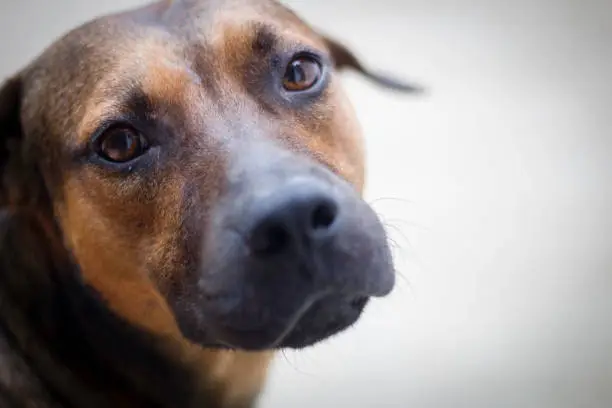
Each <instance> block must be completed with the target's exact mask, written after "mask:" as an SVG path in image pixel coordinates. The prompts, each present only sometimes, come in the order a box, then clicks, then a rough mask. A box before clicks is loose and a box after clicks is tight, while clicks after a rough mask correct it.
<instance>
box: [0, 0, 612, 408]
mask: <svg viewBox="0 0 612 408" xmlns="http://www.w3.org/2000/svg"><path fill="white" fill-rule="evenodd" d="M139 3H140V1H136V0H107V1H105V2H103V1H98V0H96V1H94V0H55V1H49V0H21V1H11V2H8V1H6V0H2V3H1V4H2V8H1V9H0V11H1V16H0V32H1V39H0V55H1V56H2V61H1V63H0V77H4V76H6V75H9V74H10V73H12V72H14V71H16V70H17V69H18V68H19V67H20V66H21V65H22V64H24V63H26V62H27V61H28V60H29V59H30V58H32V57H33V56H34V55H36V54H37V53H38V52H39V51H40V50H41V49H42V48H43V47H44V46H46V45H47V44H49V42H50V41H52V39H54V38H55V37H56V36H57V35H59V34H60V33H62V32H64V31H65V30H66V29H68V28H71V27H73V26H74V25H75V24H77V23H80V22H82V21H84V20H86V19H88V18H90V17H92V16H95V15H97V14H99V13H101V12H106V11H111V10H113V11H114V10H117V9H118V8H124V7H127V6H131V5H134V4H139ZM289 3H290V4H291V5H292V6H294V7H295V8H296V9H297V10H298V11H300V12H301V13H302V15H303V16H305V17H306V18H307V19H308V20H309V21H310V22H312V23H314V24H315V25H317V26H319V27H321V28H323V29H325V30H326V31H327V32H329V33H331V34H334V35H335V36H336V37H338V38H340V39H342V40H344V41H346V42H347V43H349V44H351V46H353V47H354V49H355V50H357V52H358V53H359V54H360V55H362V56H363V57H364V58H365V59H366V60H367V61H368V63H370V64H372V65H374V66H377V67H380V68H383V69H385V70H389V71H392V72H395V73H398V74H401V75H404V76H405V77H407V78H413V79H415V80H418V81H420V82H422V83H423V84H425V85H427V86H428V87H429V88H430V94H429V95H428V96H427V97H423V98H411V97H401V96H398V95H395V94H391V93H387V92H384V91H381V90H379V89H377V88H375V87H373V86H372V85H371V84H370V83H368V82H365V81H363V80H361V79H360V78H358V77H357V76H356V75H353V74H347V75H346V76H345V81H346V86H347V88H348V90H349V92H350V95H351V97H352V99H353V101H354V104H355V107H356V109H357V111H358V113H359V115H360V118H361V120H362V123H363V126H364V128H365V131H366V134H367V143H368V153H369V165H370V172H369V185H368V192H367V198H368V200H369V201H371V202H373V204H374V207H375V208H376V209H377V210H378V211H379V212H380V213H381V215H382V216H383V218H384V219H385V221H386V223H387V225H388V227H389V232H390V234H391V236H392V238H393V239H394V241H395V242H396V243H397V248H396V256H397V264H398V268H399V269H400V271H401V278H400V280H399V284H398V287H397V290H396V291H395V292H394V294H393V295H392V296H391V297H390V298H388V299H386V300H381V301H377V302H375V303H374V304H372V305H371V307H370V308H369V310H368V312H367V313H366V315H365V317H364V318H363V320H362V321H361V322H360V323H359V324H358V325H357V326H356V327H355V328H353V329H351V330H349V331H348V332H346V333H344V334H342V335H340V336H337V337H335V338H333V339H331V340H329V341H327V342H325V343H324V344H321V345H319V346H317V347H314V348H312V349H308V350H305V351H302V352H285V353H282V354H280V355H279V357H278V359H277V360H276V362H275V365H274V369H273V373H272V377H271V381H270V383H269V386H268V389H267V392H266V394H265V395H264V398H263V399H262V404H261V406H262V407H270V408H273V407H279V408H280V407H283V408H286V407H291V408H301V407H340V406H347V405H348V406H351V407H353V408H360V407H415V408H429V407H431V408H446V407H448V408H451V407H453V408H457V407H470V408H502V407H521V408H530V407H534V408H570V407H572V408H589V407H593V408H608V407H610V406H612V296H611V294H612V253H611V252H612V251H611V249H610V248H611V242H612V215H610V210H611V209H612V182H611V176H612V160H611V157H610V156H611V155H612V141H611V140H610V138H611V136H612V135H611V129H612V85H611V84H612V81H611V80H610V77H609V76H610V75H612V42H611V41H612V5H611V4H610V3H609V2H608V4H605V2H604V1H600V2H597V1H593V0H591V1H578V0H573V1H572V0H558V1H550V0H532V1H528V0H519V1H508V0H503V1H502V0H466V1H450V0H446V1H444V0H404V1H399V0H398V1H393V0H378V1H371V0H370V1H365V0H352V1H350V0H328V1H324V2H323V1H314V0H311V1H298V0H294V1H291V2H289Z"/></svg>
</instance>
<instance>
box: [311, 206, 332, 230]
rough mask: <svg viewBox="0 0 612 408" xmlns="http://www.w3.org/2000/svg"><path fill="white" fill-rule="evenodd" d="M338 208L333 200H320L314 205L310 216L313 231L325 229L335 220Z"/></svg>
mask: <svg viewBox="0 0 612 408" xmlns="http://www.w3.org/2000/svg"><path fill="white" fill-rule="evenodd" d="M337 214H338V208H337V206H336V205H335V204H334V203H333V202H330V201H328V202H322V203H320V204H319V205H317V206H316V207H315V209H314V210H313V212H312V216H311V220H310V222H311V224H310V226H311V228H312V229H313V230H314V231H317V230H318V231H320V230H326V229H328V228H329V227H331V226H332V224H333V223H334V221H335V220H336V216H337Z"/></svg>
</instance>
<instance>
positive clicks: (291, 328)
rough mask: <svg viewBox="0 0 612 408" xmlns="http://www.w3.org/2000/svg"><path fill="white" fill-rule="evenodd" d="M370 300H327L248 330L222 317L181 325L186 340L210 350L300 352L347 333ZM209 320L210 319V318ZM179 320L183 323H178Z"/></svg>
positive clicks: (272, 317)
mask: <svg viewBox="0 0 612 408" xmlns="http://www.w3.org/2000/svg"><path fill="white" fill-rule="evenodd" d="M368 300H369V299H368V298H367V297H352V298H350V297H341V296H327V297H323V298H320V299H318V300H316V301H313V302H309V303H307V304H305V305H299V306H296V307H295V309H296V312H295V313H293V314H291V316H290V317H289V318H286V317H284V318H279V317H277V316H268V318H267V319H265V320H266V321H261V322H251V324H249V327H245V326H244V325H241V324H233V322H232V319H224V318H223V317H221V316H219V317H218V318H216V319H214V320H207V321H206V322H198V324H196V327H194V326H193V325H180V326H181V330H182V331H183V334H184V335H185V337H187V338H188V339H189V340H191V341H193V342H195V343H197V344H200V345H202V346H203V347H207V348H219V349H237V350H246V351H264V350H275V349H283V348H293V349H301V348H305V347H308V346H312V345H314V344H316V343H319V342H321V341H323V340H325V339H327V338H329V337H331V336H333V335H336V334H338V333H340V332H343V331H345V330H346V329H347V328H349V327H350V326H352V325H353V324H354V323H355V322H357V320H359V317H360V316H361V314H362V312H363V310H364V308H365V306H366V305H367V303H368ZM209 316H210V315H209ZM179 320H180V319H179Z"/></svg>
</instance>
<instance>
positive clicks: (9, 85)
mask: <svg viewBox="0 0 612 408" xmlns="http://www.w3.org/2000/svg"><path fill="white" fill-rule="evenodd" d="M22 90H23V86H22V79H21V77H20V76H19V75H16V76H14V77H12V78H10V79H9V80H7V81H6V82H4V84H2V85H1V86H0V208H2V207H7V206H13V207H16V206H30V205H40V204H41V203H42V201H41V200H45V199H46V193H45V192H44V188H43V187H44V183H43V182H42V177H41V174H40V172H39V171H38V168H37V167H36V166H35V164H34V163H33V162H32V157H31V156H32V155H31V154H30V153H31V152H29V150H30V149H29V148H28V146H26V143H25V142H26V141H25V136H24V133H23V128H22V122H21V103H22V93H23V92H22ZM41 193H43V194H42V195H41Z"/></svg>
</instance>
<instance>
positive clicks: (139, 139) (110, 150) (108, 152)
mask: <svg viewBox="0 0 612 408" xmlns="http://www.w3.org/2000/svg"><path fill="white" fill-rule="evenodd" d="M146 149H147V143H146V140H145V138H144V136H142V134H140V133H139V132H137V131H136V130H134V129H131V128H129V127H117V128H113V129H110V130H108V131H107V132H106V133H105V134H104V135H102V137H101V139H100V141H99V143H98V154H99V155H100V156H102V158H104V159H105V160H108V161H112V162H116V163H125V162H129V161H131V160H134V159H135V158H137V157H138V156H140V155H142V154H143V153H144V152H145V151H146Z"/></svg>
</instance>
